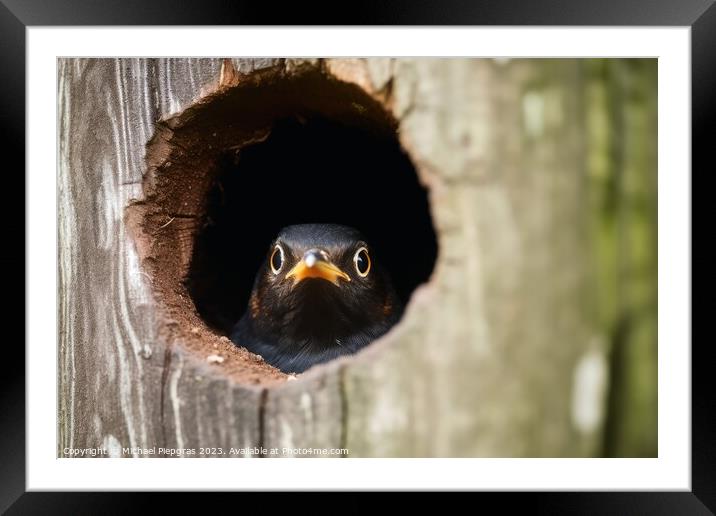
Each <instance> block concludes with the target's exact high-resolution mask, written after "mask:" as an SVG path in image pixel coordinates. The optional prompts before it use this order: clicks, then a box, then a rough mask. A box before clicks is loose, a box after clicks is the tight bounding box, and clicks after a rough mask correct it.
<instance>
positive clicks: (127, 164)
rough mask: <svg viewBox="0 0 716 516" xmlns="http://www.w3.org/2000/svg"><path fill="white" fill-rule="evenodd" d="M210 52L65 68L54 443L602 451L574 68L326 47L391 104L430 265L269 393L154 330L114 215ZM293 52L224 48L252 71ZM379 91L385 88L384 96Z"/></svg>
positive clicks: (602, 378)
mask: <svg viewBox="0 0 716 516" xmlns="http://www.w3.org/2000/svg"><path fill="white" fill-rule="evenodd" d="M221 64H222V62H221V60H217V59H156V60H154V59H151V60H145V59H118V60H104V59H103V60H93V59H77V60H75V59H62V60H60V61H59V62H58V66H59V73H58V77H59V83H58V96H59V122H60V141H61V144H60V153H59V185H60V186H59V194H58V195H59V210H60V211H59V220H60V229H59V242H60V250H59V278H60V292H59V310H60V314H59V315H60V335H59V338H60V349H59V365H60V371H61V376H60V379H59V393H60V395H59V421H60V430H59V442H58V455H60V456H62V455H63V450H64V448H66V447H95V446H102V445H104V446H106V447H108V449H109V450H110V451H111V453H112V454H120V452H121V448H122V447H145V448H146V447H152V446H156V447H164V446H168V447H188V448H195V449H197V450H198V449H199V448H200V447H223V448H224V449H228V448H229V447H232V446H233V447H237V448H238V447H248V446H259V445H262V446H264V447H266V448H270V447H279V448H283V447H319V448H347V449H348V450H349V452H348V455H349V456H444V457H449V456H464V457H470V456H582V455H592V454H594V453H598V451H599V448H598V444H599V441H600V439H601V432H602V427H603V403H604V387H605V382H606V375H607V371H606V361H605V358H604V357H605V340H604V335H602V334H601V333H600V330H599V326H598V324H597V323H596V322H595V320H594V317H592V316H591V315H590V306H589V303H590V301H589V300H590V296H591V292H592V288H593V283H594V278H593V277H592V274H591V270H590V266H589V264H590V260H589V257H588V256H587V254H586V253H588V246H586V245H584V243H585V242H584V241H585V239H587V238H588V236H587V234H588V227H587V224H588V220H587V213H586V210H585V204H586V200H587V197H586V196H587V191H586V174H585V164H584V152H585V150H584V147H585V141H584V137H585V123H584V113H583V112H582V111H581V109H580V106H581V98H580V95H582V94H583V91H584V90H583V88H581V83H580V81H582V80H583V77H582V75H581V68H580V65H579V64H578V63H577V62H575V61H571V60H563V61H561V60H555V61H551V62H549V63H548V66H546V67H545V66H537V65H536V64H535V63H534V62H530V61H521V60H517V61H508V62H505V61H495V60H468V59H459V60H441V59H429V60H421V59H418V60H415V59H369V60H362V59H349V60H343V59H338V60H328V61H327V62H326V63H324V64H325V66H326V67H327V69H328V70H329V71H330V73H333V74H335V75H336V76H337V77H339V78H340V79H342V80H345V81H349V82H354V83H356V84H359V85H360V86H361V87H362V88H364V89H365V90H366V91H367V92H369V93H371V94H372V95H374V96H375V97H376V98H379V99H381V101H385V102H386V103H387V104H388V105H389V107H390V109H392V110H393V113H394V114H395V116H396V117H397V118H398V119H399V120H400V138H401V142H402V143H403V145H404V147H405V148H406V149H408V151H409V152H410V154H411V156H412V158H413V160H414V161H415V163H416V166H417V168H418V170H419V174H420V179H421V181H423V182H424V183H425V184H426V185H428V186H429V187H430V195H431V202H432V213H433V218H434V224H435V227H436V229H437V231H438V234H439V235H438V236H439V246H440V251H439V257H438V261H437V263H436V268H435V272H434V274H433V278H432V279H431V282H430V283H429V284H428V285H425V286H423V287H421V288H420V289H419V290H418V291H416V293H415V294H414V297H413V301H412V303H411V305H410V306H409V309H408V312H407V315H406V316H405V318H404V319H403V321H402V322H401V324H400V325H399V326H398V327H396V328H395V330H394V331H393V332H391V333H390V334H389V335H388V336H386V337H385V338H384V339H382V340H381V341H379V342H377V343H376V344H375V345H374V346H372V347H370V348H369V349H367V350H365V352H363V353H361V354H359V355H358V356H357V357H355V358H351V359H346V360H341V361H338V362H336V363H331V364H329V365H327V366H324V367H320V368H317V369H316V370H314V371H311V372H309V373H308V374H306V375H304V376H303V377H301V378H299V379H297V380H295V381H289V382H286V383H284V384H282V385H280V386H278V387H275V388H270V389H268V390H266V389H262V388H252V387H247V386H243V385H236V384H234V383H232V382H230V381H228V380H226V379H224V378H221V377H218V376H216V375H215V374H214V373H213V372H212V371H211V370H210V368H208V367H206V365H205V363H203V362H202V361H201V360H197V359H196V358H195V357H194V356H192V355H190V354H188V353H186V352H185V351H184V350H183V348H182V345H181V342H166V341H164V340H163V339H164V337H163V336H162V335H160V334H159V333H158V331H157V329H156V305H155V303H156V301H155V299H154V297H153V293H152V288H151V285H150V279H149V278H148V277H147V276H146V274H145V273H144V272H143V271H142V270H141V268H140V266H139V260H138V257H137V254H136V251H135V249H134V246H133V243H132V241H131V238H130V236H129V234H128V232H127V230H126V227H125V226H124V222H123V210H124V208H125V207H126V206H127V204H128V203H129V201H130V199H132V198H139V197H141V195H142V191H141V180H142V174H143V172H144V170H145V164H144V152H145V144H146V143H147V142H148V141H149V139H150V138H151V136H152V133H153V126H154V123H155V122H156V121H157V120H160V119H165V118H167V117H169V116H171V115H172V114H175V113H177V112H179V111H181V110H183V109H184V108H186V107H187V106H189V105H190V104H191V103H192V102H193V101H195V100H196V99H198V98H201V97H203V96H205V95H207V94H209V93H210V92H211V91H213V90H214V89H216V87H217V85H218V84H219V81H220V75H221V70H222V66H221ZM294 64H295V63H292V62H285V61H282V60H258V61H251V60H246V59H237V60H234V65H235V67H236V68H237V69H238V70H239V71H240V72H241V73H246V72H249V71H251V70H253V69H257V68H262V67H269V66H283V67H286V68H287V69H288V68H290V67H291V66H293V65H294ZM388 83H390V86H391V90H390V91H391V98H390V99H386V98H385V91H386V89H385V88H384V86H386V85H387V84H388Z"/></svg>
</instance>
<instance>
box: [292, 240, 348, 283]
mask: <svg viewBox="0 0 716 516" xmlns="http://www.w3.org/2000/svg"><path fill="white" fill-rule="evenodd" d="M286 278H293V284H294V285H296V284H298V283H299V282H301V281H303V280H304V279H306V278H320V279H324V280H327V281H330V282H331V283H333V284H334V285H336V286H337V287H339V286H340V283H339V282H338V279H339V278H341V279H344V280H345V281H350V280H351V278H350V276H348V274H346V273H345V272H343V271H342V270H341V269H339V268H338V267H336V266H335V265H334V264H333V263H331V262H330V261H329V260H328V255H327V254H326V252H325V251H320V250H318V249H311V250H309V251H306V254H304V255H303V259H302V260H301V261H300V262H298V263H297V264H296V265H294V267H293V269H291V270H290V271H288V273H287V274H286Z"/></svg>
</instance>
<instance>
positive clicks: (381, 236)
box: [187, 117, 437, 333]
mask: <svg viewBox="0 0 716 516" xmlns="http://www.w3.org/2000/svg"><path fill="white" fill-rule="evenodd" d="M383 129H384V128H383ZM217 167H218V169H217V171H216V175H215V182H214V185H213V186H212V187H211V190H210V192H209V197H208V199H207V206H206V218H205V223H204V226H203V228H202V230H201V231H200V232H199V234H198V236H197V240H196V242H195V245H194V250H193V256H192V263H191V267H190V271H189V276H188V281H187V287H188V289H189V293H190V294H191V296H192V298H193V300H194V303H195V305H196V308H197V310H198V312H199V314H200V315H201V316H202V317H203V319H204V320H205V321H206V322H207V324H209V325H210V326H212V327H214V328H215V329H216V330H218V331H220V332H222V333H229V332H230V329H231V327H232V326H233V325H234V323H235V322H236V321H237V320H238V319H239V318H240V317H241V315H242V314H243V313H244V311H245V309H246V304H247V302H248V298H249V295H250V293H251V289H252V287H253V282H254V278H255V275H256V272H257V271H258V269H259V267H260V266H261V263H262V262H263V260H264V259H265V257H266V253H267V250H268V246H269V245H270V243H271V241H272V240H273V239H274V238H275V236H276V234H277V233H278V232H279V230H280V229H281V228H282V227H284V226H287V225H290V224H300V223H312V222H321V223H337V224H345V225H348V226H353V227H355V228H357V229H358V230H360V231H361V232H362V233H363V234H364V235H365V237H366V239H367V241H368V242H369V243H370V245H371V246H372V248H373V255H374V257H375V259H377V260H380V262H381V263H382V264H383V265H384V266H385V268H387V270H388V271H389V273H390V275H391V277H392V279H393V283H394V285H395V288H396V290H397V292H398V295H399V296H400V297H401V299H402V300H403V302H404V303H407V301H408V298H409V297H410V294H411V293H412V291H413V290H414V289H415V288H416V287H417V286H418V285H419V284H421V283H424V282H426V281H427V280H428V278H429V276H430V274H431V272H432V269H433V265H434V263H435V258H436V255H437V243H436V239H435V233H434V230H433V226H432V220H431V217H430V213H429V205H428V198H427V191H426V190H425V189H424V188H423V187H422V186H421V185H420V184H419V183H418V177H417V173H416V171H415V169H414V167H413V165H412V163H411V162H410V159H409V158H408V157H407V155H406V154H405V153H404V152H403V150H402V148H401V147H400V144H399V142H398V140H397V138H396V137H395V136H394V135H392V133H387V132H386V131H384V130H382V131H370V130H367V129H359V128H356V127H351V126H348V125H345V124H342V123H339V122H334V121H331V120H328V119H325V118H319V117H313V118H309V119H303V118H301V119H298V118H290V119H283V120H279V121H277V122H276V123H275V124H274V126H273V130H272V132H271V134H270V136H269V137H268V138H267V139H266V140H265V141H264V142H262V143H257V144H254V145H251V146H248V147H245V148H243V149H241V150H240V151H239V152H236V153H235V152H231V153H228V154H224V155H222V156H221V157H220V158H219V161H218V162H217Z"/></svg>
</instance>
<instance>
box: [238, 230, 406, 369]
mask: <svg viewBox="0 0 716 516" xmlns="http://www.w3.org/2000/svg"><path fill="white" fill-rule="evenodd" d="M401 312H402V305H401V303H400V301H399V299H398V296H397V295H396V293H395V290H394V288H393V285H392V283H391V280H390V278H389V276H388V274H387V272H386V271H385V270H384V269H383V268H382V267H381V266H380V264H379V263H378V262H377V261H376V259H375V257H374V256H373V250H372V249H371V247H370V246H369V245H368V243H366V241H365V239H364V238H363V236H362V235H361V234H360V232H358V231H357V230H356V229H353V228H350V227H347V226H340V225H337V224H300V225H294V226H288V227H286V228H284V229H282V230H281V231H280V233H279V234H278V237H277V238H276V239H275V240H274V241H273V243H272V244H271V246H270V247H269V250H268V253H267V255H266V260H265V261H264V263H263V265H262V266H261V268H260V269H259V272H258V274H257V275H256V280H255V282H254V287H253V291H252V292H251V297H250V298H249V303H248V307H247V310H246V313H245V314H244V315H243V316H242V318H241V319H240V320H239V321H238V322H237V323H236V325H235V326H234V328H233V330H232V332H231V340H232V341H233V342H234V343H235V344H236V345H238V346H243V347H245V348H246V349H248V350H249V351H251V352H253V353H256V354H258V355H261V356H262V357H263V358H264V360H265V361H266V362H268V363H269V364H271V365H273V366H275V367H277V368H279V369H281V370H282V371H284V372H286V373H301V372H303V371H305V370H306V369H308V368H309V367H311V366H313V365H315V364H319V363H322V362H326V361H328V360H331V359H333V358H336V357H338V356H341V355H348V354H352V353H355V352H356V351H358V350H359V349H361V348H362V347H364V346H365V345H367V344H368V343H370V342H371V341H372V340H374V339H376V338H377V337H380V336H381V335H383V334H384V333H385V332H387V331H388V330H389V329H390V327H391V326H393V325H394V324H395V323H396V322H397V321H398V319H399V318H400V315H401Z"/></svg>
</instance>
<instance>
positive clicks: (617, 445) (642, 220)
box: [583, 59, 658, 457]
mask: <svg viewBox="0 0 716 516" xmlns="http://www.w3.org/2000/svg"><path fill="white" fill-rule="evenodd" d="M583 65H584V73H585V74H586V78H587V81H586V85H587V91H586V104H585V107H586V116H587V135H588V153H587V157H588V159H587V170H588V178H589V182H590V186H591V188H589V191H590V201H591V210H590V212H591V217H592V222H591V224H592V230H593V232H594V233H593V234H594V235H596V238H594V239H593V242H594V246H595V248H594V257H595V260H596V267H595V270H596V271H597V275H598V278H597V282H596V284H597V292H598V295H599V297H598V300H597V301H596V302H595V306H594V317H595V318H596V319H597V320H598V323H599V324H600V325H601V326H602V327H603V328H604V329H605V333H606V335H608V336H609V340H610V342H609V350H610V354H609V357H610V358H609V360H610V376H611V378H610V382H609V384H610V387H609V395H608V398H607V419H606V427H605V432H604V454H605V455H606V456H609V457H654V456H657V433H658V432H657V60H656V59H603V60H602V59H599V60H585V61H584V62H583Z"/></svg>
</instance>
